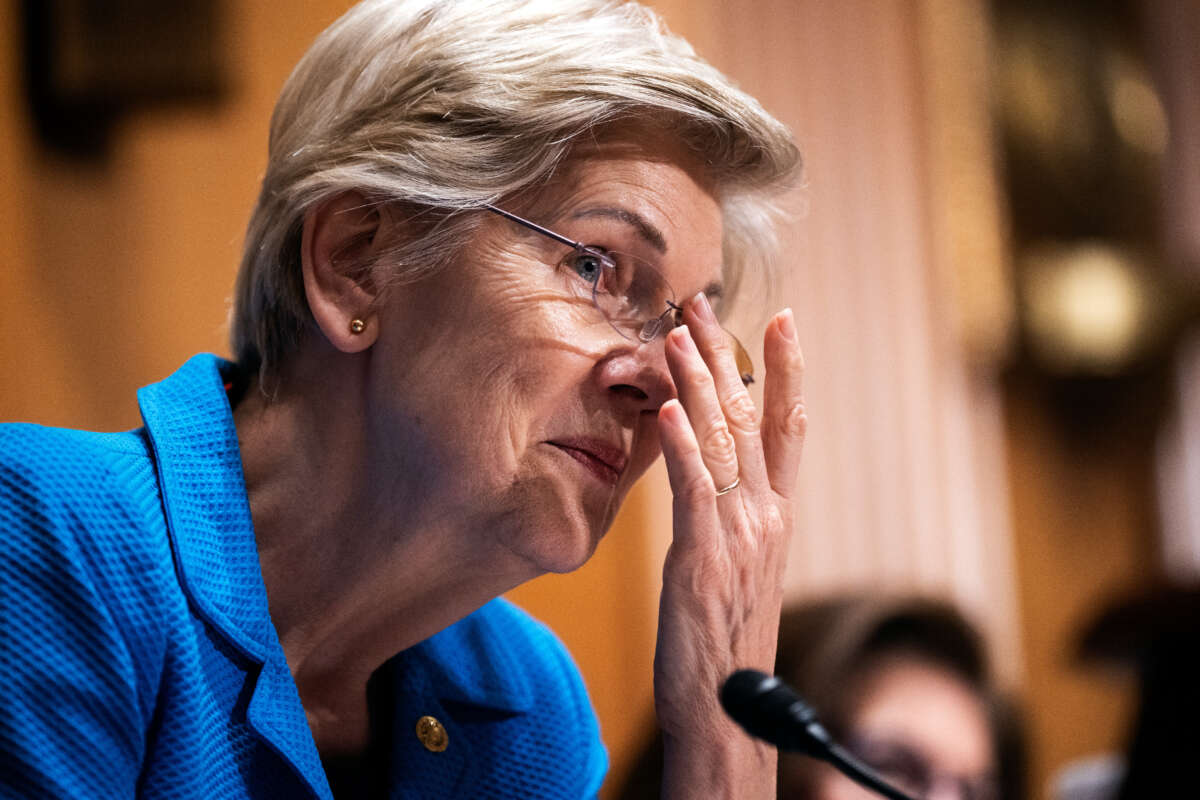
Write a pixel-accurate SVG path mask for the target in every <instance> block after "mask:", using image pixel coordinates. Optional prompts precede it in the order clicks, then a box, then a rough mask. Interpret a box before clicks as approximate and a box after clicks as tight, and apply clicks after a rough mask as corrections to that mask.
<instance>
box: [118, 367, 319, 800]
mask: <svg viewBox="0 0 1200 800" xmlns="http://www.w3.org/2000/svg"><path fill="white" fill-rule="evenodd" d="M233 373H234V367H233V365H232V364H230V363H229V362H226V361H222V360H220V359H218V358H217V357H216V356H212V355H198V356H194V357H193V358H191V359H190V360H189V361H188V362H187V363H185V364H184V365H183V366H182V367H180V368H179V370H178V371H176V372H175V374H174V375H171V376H170V377H169V378H167V379H166V380H164V381H160V382H159V383H155V384H151V385H149V386H146V387H143V388H142V389H141V390H140V391H139V392H138V405H139V406H140V407H141V411H142V419H143V421H144V422H145V423H146V431H147V433H148V435H149V439H150V442H151V445H152V447H153V449H154V459H155V468H156V469H157V471H158V479H159V486H160V491H161V492H162V503H163V510H164V512H165V514H166V519H167V530H168V536H169V537H170V540H171V549H172V552H173V553H174V556H175V562H176V569H177V571H178V573H179V579H180V584H181V585H182V586H183V590H184V592H185V593H186V594H187V596H188V599H189V601H190V602H191V603H192V605H193V607H194V608H195V609H196V612H197V614H198V615H199V616H200V617H201V618H202V619H204V621H205V622H206V623H207V624H208V625H209V626H210V627H211V628H213V629H214V630H215V631H216V632H217V633H219V634H220V635H221V636H222V637H223V638H224V639H225V640H226V641H228V642H229V643H230V644H231V645H232V646H233V647H234V648H236V649H237V650H238V651H240V652H241V653H242V655H244V656H245V657H246V658H247V659H248V660H249V661H250V662H251V663H252V664H253V665H254V669H251V670H249V672H248V675H247V683H248V684H250V685H252V695H251V697H250V703H249V707H248V708H247V711H246V720H247V723H248V724H249V725H250V726H251V728H252V729H253V730H255V731H256V732H257V733H258V735H259V736H260V737H261V738H262V739H263V740H264V741H265V742H266V743H267V745H268V746H270V747H271V748H272V749H273V750H275V751H276V752H277V753H278V754H279V755H280V756H282V757H283V758H284V760H285V761H286V762H287V763H288V764H289V766H291V768H292V769H293V770H294V771H295V772H296V773H297V774H298V775H299V776H300V777H301V778H302V779H303V780H304V781H305V782H306V783H307V784H308V787H309V790H310V791H311V792H312V793H313V795H314V796H316V797H319V798H330V797H331V793H330V791H329V784H328V781H327V780H326V778H325V770H324V768H323V767H322V765H321V759H320V756H319V755H318V753H317V748H316V743H315V742H314V741H313V738H312V732H311V731H310V730H309V727H308V721H307V718H306V717H305V714H304V708H303V706H302V705H301V703H300V696H299V693H298V691H297V689H296V683H295V681H294V680H293V679H292V675H291V672H290V671H289V669H288V666H287V660H286V658H285V657H284V653H283V647H282V646H281V645H280V643H279V638H278V636H277V635H276V632H275V626H274V625H273V624H272V622H271V614H270V609H269V607H268V605H267V592H266V586H265V585H264V583H263V578H262V571H261V569H260V567H259V561H258V547H257V545H256V542H255V539H254V526H253V522H252V520H251V517H250V504H249V502H248V500H247V498H246V484H245V481H244V479H243V475H242V461H241V452H240V450H239V448H238V440H237V430H236V429H235V428H234V425H233V413H232V410H231V409H230V406H229V400H228V398H227V397H226V394H225V381H226V380H227V379H229V378H231V377H232V376H233Z"/></svg>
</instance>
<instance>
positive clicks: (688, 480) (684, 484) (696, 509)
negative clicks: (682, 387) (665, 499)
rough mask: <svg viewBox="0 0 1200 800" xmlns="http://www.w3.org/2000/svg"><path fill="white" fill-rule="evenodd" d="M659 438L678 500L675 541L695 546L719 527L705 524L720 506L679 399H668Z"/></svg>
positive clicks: (674, 494) (661, 416) (676, 503)
mask: <svg viewBox="0 0 1200 800" xmlns="http://www.w3.org/2000/svg"><path fill="white" fill-rule="evenodd" d="M658 438H659V441H660V442H662V449H663V456H664V459H665V461H666V462H667V479H668V480H669V481H670V483H671V495H672V496H673V497H674V500H675V538H674V541H675V542H676V543H678V544H679V545H681V546H684V547H691V546H695V545H696V544H697V542H698V541H700V540H702V539H703V536H704V531H706V530H711V529H715V527H716V526H714V525H711V524H705V521H704V520H705V518H706V517H708V518H710V519H715V516H716V503H715V502H714V497H713V484H712V477H711V476H710V475H709V471H708V467H707V466H706V465H705V463H704V459H703V457H702V456H701V454H700V444H699V442H698V441H697V440H696V435H695V432H694V431H693V429H692V425H691V423H690V422H689V421H688V417H687V414H686V413H685V412H684V410H683V406H681V405H680V403H679V401H678V400H668V401H667V402H666V403H664V404H663V406H662V408H661V409H659V412H658ZM681 514H682V515H684V517H685V518H681V517H680V515H681ZM681 523H682V524H681ZM697 523H699V524H697Z"/></svg>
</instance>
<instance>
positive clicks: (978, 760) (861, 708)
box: [851, 655, 993, 774]
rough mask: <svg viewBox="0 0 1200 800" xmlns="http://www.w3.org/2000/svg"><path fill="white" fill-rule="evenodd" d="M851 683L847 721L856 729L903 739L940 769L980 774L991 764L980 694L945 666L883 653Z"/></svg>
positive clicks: (988, 736) (989, 741)
mask: <svg viewBox="0 0 1200 800" xmlns="http://www.w3.org/2000/svg"><path fill="white" fill-rule="evenodd" d="M856 688H857V689H858V691H859V692H860V694H859V696H858V698H857V703H856V705H857V711H856V713H854V714H852V720H851V723H852V726H853V727H854V728H855V729H857V730H858V731H859V732H861V733H864V734H867V735H871V736H880V737H886V738H887V739H889V740H892V741H900V742H905V743H907V744H908V745H909V746H911V747H913V748H914V749H916V750H917V751H918V752H919V753H921V755H923V756H924V757H925V758H928V759H929V760H930V762H931V763H932V764H933V765H934V766H936V767H937V768H939V769H942V770H947V771H952V772H958V773H959V774H982V773H984V772H987V771H988V770H990V769H991V768H992V766H993V765H992V763H991V762H992V746H991V731H990V728H989V725H988V718H987V711H986V708H985V706H984V703H983V700H982V699H981V698H980V697H979V696H978V695H977V694H976V693H975V691H974V690H973V689H972V688H971V687H970V686H969V685H968V684H967V683H966V682H965V681H964V680H963V679H962V678H960V677H958V676H957V675H954V674H953V673H951V672H950V671H949V670H948V669H946V668H945V667H943V666H941V665H937V664H934V663H932V662H929V661H926V660H923V659H919V658H914V657H908V656H899V655H898V656H896V657H891V658H884V659H881V660H880V662H878V664H877V665H876V666H873V667H872V668H870V669H869V671H868V675H867V676H866V677H865V680H862V681H861V683H859V684H858V685H857V687H856Z"/></svg>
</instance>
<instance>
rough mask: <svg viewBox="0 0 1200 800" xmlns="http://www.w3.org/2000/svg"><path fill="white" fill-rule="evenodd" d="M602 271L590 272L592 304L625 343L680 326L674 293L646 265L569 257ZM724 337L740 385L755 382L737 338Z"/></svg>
mask: <svg viewBox="0 0 1200 800" xmlns="http://www.w3.org/2000/svg"><path fill="white" fill-rule="evenodd" d="M589 255H590V257H591V260H590V261H588V262H587V263H590V264H602V265H603V268H602V269H600V270H598V271H596V272H589V273H588V274H587V279H588V280H589V281H590V282H591V284H592V302H593V303H595V305H596V308H597V309H598V310H599V311H600V313H601V314H603V315H604V317H605V319H607V320H608V321H609V323H610V324H611V325H612V326H613V328H614V329H616V331H617V333H619V334H621V335H622V336H624V337H625V338H626V339H636V340H638V341H641V342H650V341H653V340H654V339H656V338H657V337H658V336H659V335H660V334H665V333H666V332H667V331H670V330H671V329H672V328H674V327H677V326H678V325H681V324H682V322H683V315H682V313H681V309H680V307H679V306H678V305H677V304H676V302H675V292H674V290H673V289H671V285H670V284H669V283H667V279H666V278H664V277H663V275H662V273H661V272H659V271H658V270H657V269H655V268H654V267H653V266H651V265H650V263H649V262H647V261H645V260H643V259H640V258H638V257H637V256H633V255H630V254H628V253H619V252H613V251H605V252H603V253H600V252H599V251H590V250H587V251H584V254H580V253H578V252H577V253H575V254H573V255H572V256H571V257H572V258H574V259H576V260H577V261H578V260H581V259H586V258H587V256H589ZM725 337H726V340H727V342H728V344H729V348H730V350H731V351H732V352H733V355H734V360H735V362H736V363H737V369H738V374H739V375H740V376H741V379H742V383H745V384H747V385H749V384H751V383H753V382H754V362H753V361H752V360H751V359H750V354H749V353H747V352H746V348H745V347H743V346H742V343H741V342H740V341H738V338H737V337H736V336H734V335H733V334H732V333H730V332H729V331H725Z"/></svg>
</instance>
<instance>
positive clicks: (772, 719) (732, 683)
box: [721, 669, 916, 800]
mask: <svg viewBox="0 0 1200 800" xmlns="http://www.w3.org/2000/svg"><path fill="white" fill-rule="evenodd" d="M721 705H722V706H724V707H725V712H726V713H727V714H729V716H730V717H732V718H733V720H734V722H736V723H737V724H739V725H741V726H742V727H743V728H745V730H746V732H747V733H749V734H750V735H751V736H754V737H756V738H759V739H762V740H764V741H766V742H770V743H771V744H773V745H775V746H776V747H778V748H779V749H780V750H790V751H792V752H796V753H803V754H804V755H806V756H811V757H813V758H818V759H820V760H822V761H826V762H828V763H830V764H832V765H833V766H834V767H835V768H837V769H838V770H839V771H840V772H841V773H842V774H843V775H845V776H846V777H848V778H850V779H851V780H853V781H854V782H856V783H858V784H859V785H861V786H865V787H866V788H868V789H871V790H872V791H875V792H878V793H879V794H881V795H883V796H884V797H887V798H891V800H916V798H914V797H913V796H912V795H910V794H907V793H905V792H902V791H900V790H899V789H897V788H896V787H894V786H892V785H891V784H889V783H887V782H886V781H885V780H883V779H882V778H880V777H879V775H877V774H876V773H875V771H874V770H872V769H871V768H870V767H868V766H867V765H866V764H864V763H862V762H861V761H859V760H858V759H857V758H855V757H854V756H852V755H851V754H850V753H849V752H847V751H846V750H845V749H844V748H842V747H841V746H840V745H838V743H837V742H835V741H834V740H833V737H831V736H830V735H829V732H828V731H827V730H825V727H824V726H823V725H821V723H820V721H818V720H817V714H816V712H815V711H813V710H812V707H811V706H809V705H808V704H807V703H805V702H804V701H803V700H801V699H800V695H798V694H796V692H795V691H793V690H792V688H791V687H790V686H788V685H787V684H786V683H784V682H783V681H781V680H779V678H776V677H774V676H772V675H767V674H765V673H762V672H759V671H758V670H753V669H740V670H738V671H737V672H735V673H733V674H732V675H730V676H729V678H727V679H726V681H725V685H724V686H722V687H721Z"/></svg>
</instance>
